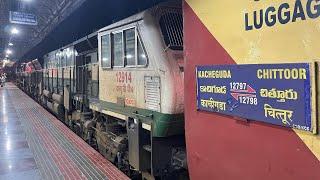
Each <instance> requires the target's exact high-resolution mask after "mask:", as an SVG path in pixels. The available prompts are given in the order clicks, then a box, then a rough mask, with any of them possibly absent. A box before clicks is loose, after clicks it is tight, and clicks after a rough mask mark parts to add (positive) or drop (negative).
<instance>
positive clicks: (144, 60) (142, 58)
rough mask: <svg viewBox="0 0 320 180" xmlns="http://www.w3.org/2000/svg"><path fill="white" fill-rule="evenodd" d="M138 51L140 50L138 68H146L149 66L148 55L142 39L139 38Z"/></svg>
mask: <svg viewBox="0 0 320 180" xmlns="http://www.w3.org/2000/svg"><path fill="white" fill-rule="evenodd" d="M137 39H138V41H137V49H138V66H146V65H147V55H146V53H145V51H144V49H143V46H142V43H141V41H140V38H139V37H138V38H137Z"/></svg>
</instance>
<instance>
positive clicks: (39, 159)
mask: <svg viewBox="0 0 320 180" xmlns="http://www.w3.org/2000/svg"><path fill="white" fill-rule="evenodd" d="M1 179H26V180H28V179H54V180H56V179H70V180H71V179H76V180H81V179H85V180H86V179H110V180H124V179H129V178H128V177H127V176H126V175H125V174H123V173H122V172H121V171H119V170H118V169H117V168H116V167H115V166H114V165H113V164H112V163H110V162H109V161H107V160H106V159H105V158H104V157H103V156H102V155H101V154H99V153H98V152H97V151H96V150H94V149H93V148H92V147H90V146H89V145H88V144H87V143H86V142H84V141H83V140H82V139H81V138H80V137H78V136H77V135H76V134H74V133H73V132H72V131H71V130H70V129H68V127H66V126H65V125H64V124H63V123H62V122H60V121H59V120H58V119H57V118H55V117H54V116H53V115H52V114H50V113H49V112H48V111H46V110H45V109H44V108H43V107H41V106H40V105H39V104H37V103H36V102H35V101H33V100H32V99H31V98H30V97H28V96H27V95H26V94H25V93H24V92H22V91H21V90H20V89H18V88H17V87H16V86H15V85H13V84H11V83H7V84H6V86H5V87H3V88H0V180H1Z"/></svg>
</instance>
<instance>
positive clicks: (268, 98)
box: [196, 63, 313, 131]
mask: <svg viewBox="0 0 320 180" xmlns="http://www.w3.org/2000/svg"><path fill="white" fill-rule="evenodd" d="M310 69H311V64H309V63H299V64H298V63H297V64H259V65H218V66H198V67H197V72H196V73H197V106H198V110H203V111H209V112H217V113H222V114H226V115H231V116H236V117H241V118H245V119H250V120H257V121H262V122H266V123H270V124H275V125H281V126H285V127H292V128H296V129H301V130H305V131H313V129H312V117H311V116H312V113H311V107H312V102H311V80H310Z"/></svg>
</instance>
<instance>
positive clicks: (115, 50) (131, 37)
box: [19, 2, 187, 179]
mask: <svg viewBox="0 0 320 180" xmlns="http://www.w3.org/2000/svg"><path fill="white" fill-rule="evenodd" d="M182 24H183V21H182V10H181V5H180V3H176V2H169V3H164V4H160V5H159V6H156V7H153V8H151V9H148V10H146V11H143V12H141V13H139V14H136V15H133V16H131V17H128V18H126V19H124V20H121V21H119V22H117V23H114V24H111V25H109V26H107V27H105V28H102V29H100V30H99V31H97V32H95V33H93V34H90V35H88V36H87V37H84V38H82V39H80V40H78V41H76V42H73V43H71V44H69V45H67V46H65V47H62V48H60V49H57V50H55V51H52V52H50V53H48V54H46V55H45V56H44V65H43V67H44V68H43V70H42V71H41V73H42V77H41V81H40V82H39V81H28V83H26V84H23V85H21V87H22V89H28V92H29V91H31V92H39V93H28V94H30V95H31V96H32V97H33V98H34V99H36V100H38V101H39V103H41V104H42V105H43V106H44V107H46V108H47V109H48V110H49V111H50V112H52V113H54V114H55V115H56V116H57V117H59V119H61V120H62V121H63V122H64V123H65V124H66V125H68V126H69V127H70V128H71V129H72V130H73V131H74V132H75V133H77V134H78V135H79V136H81V137H82V138H83V139H84V140H85V141H87V142H88V143H89V144H91V145H92V146H93V147H95V148H96V149H97V150H98V151H99V152H100V153H101V154H102V155H103V156H104V157H106V158H107V159H108V160H109V161H111V162H113V163H114V164H115V165H117V167H118V168H119V169H121V170H122V171H123V172H125V173H126V174H127V175H129V176H130V177H132V178H136V177H139V176H141V177H142V178H143V179H154V178H161V179H177V178H187V161H186V149H185V138H184V114H183V113H184V92H183V74H184V68H183V29H182ZM34 73H35V72H23V73H20V78H19V79H21V81H24V80H25V79H26V76H25V75H26V74H27V76H28V77H29V76H33V74H34ZM37 84H38V85H37ZM36 85H37V86H36ZM35 87H37V88H35Z"/></svg>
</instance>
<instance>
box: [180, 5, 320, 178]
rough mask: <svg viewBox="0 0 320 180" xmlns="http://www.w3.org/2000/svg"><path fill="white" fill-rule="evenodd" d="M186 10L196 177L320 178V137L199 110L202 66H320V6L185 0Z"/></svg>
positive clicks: (189, 134)
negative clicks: (198, 71)
mask: <svg viewBox="0 0 320 180" xmlns="http://www.w3.org/2000/svg"><path fill="white" fill-rule="evenodd" d="M183 11H184V41H185V42H184V44H185V97H186V98H185V104H186V107H185V112H186V138H187V139H186V140H187V149H188V163H189V170H190V176H191V179H291V180H293V179H320V173H319V172H320V163H319V160H320V136H319V135H312V134H310V133H306V132H302V131H299V130H294V129H289V128H283V127H279V126H274V125H269V124H266V123H259V122H256V121H250V122H243V121H241V120H237V119H235V118H233V117H229V116H224V115H220V114H215V113H206V112H200V111H197V107H196V76H195V67H196V66H197V65H219V64H260V63H288V62H314V61H316V60H318V59H319V57H320V51H318V50H317V49H318V42H319V41H320V36H319V34H320V28H319V23H320V18H319V16H320V2H317V1H312V0H295V1H285V0H258V1H254V0H240V1H233V0H201V1H199V0H185V1H184V3H183ZM260 13H261V14H260ZM260 17H263V18H261V19H260ZM261 20H262V21H261Z"/></svg>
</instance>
